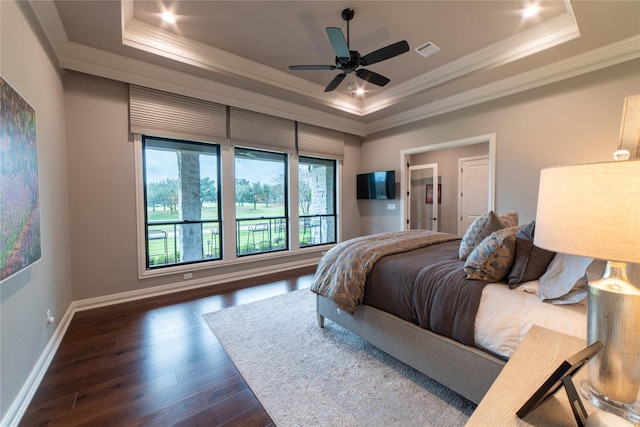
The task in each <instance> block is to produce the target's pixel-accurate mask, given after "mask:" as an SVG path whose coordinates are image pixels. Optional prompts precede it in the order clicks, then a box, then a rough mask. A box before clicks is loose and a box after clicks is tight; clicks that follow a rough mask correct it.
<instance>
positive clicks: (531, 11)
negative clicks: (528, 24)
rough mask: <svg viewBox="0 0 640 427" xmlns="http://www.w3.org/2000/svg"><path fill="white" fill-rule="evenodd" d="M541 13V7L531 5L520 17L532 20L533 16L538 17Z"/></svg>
mask: <svg viewBox="0 0 640 427" xmlns="http://www.w3.org/2000/svg"><path fill="white" fill-rule="evenodd" d="M539 12H540V6H538V5H537V4H531V5H529V6H527V7H526V8H524V10H523V11H522V13H521V14H520V16H522V17H523V18H531V17H533V16H536V15H537V14H538V13H539Z"/></svg>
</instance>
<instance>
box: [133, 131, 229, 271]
mask: <svg viewBox="0 0 640 427" xmlns="http://www.w3.org/2000/svg"><path fill="white" fill-rule="evenodd" d="M148 147H150V148H157V149H159V150H162V149H167V150H169V151H174V152H177V151H193V152H197V153H204V154H209V155H215V157H216V160H217V165H216V177H215V179H216V192H217V196H216V199H217V201H218V202H217V206H216V210H217V212H216V219H211V218H201V219H198V220H180V219H177V220H168V221H154V222H151V221H149V210H148V204H147V202H148V197H147V196H148V192H147V190H148V187H147V181H146V171H147V161H146V160H147V159H146V153H147V152H146V150H147V148H148ZM198 147H199V148H200V149H198ZM221 166H222V161H221V156H220V144H215V143H203V142H198V141H190V140H181V139H174V138H164V137H156V136H146V135H143V136H142V192H143V206H144V224H145V226H144V239H145V269H146V270H157V269H163V268H170V267H175V266H180V265H191V264H199V263H203V262H213V261H219V260H222V259H223V258H224V249H223V247H222V242H223V223H222V206H221V205H222V198H221V196H222V187H221V184H220V181H221V179H220V178H221ZM212 223H216V226H215V228H216V230H217V232H214V231H213V227H212V228H211V229H210V231H209V233H211V237H212V239H213V237H214V236H215V238H216V239H217V242H214V241H211V245H212V246H213V247H217V248H219V252H220V255H219V256H218V257H211V258H206V255H203V258H202V259H199V260H194V261H182V262H173V263H168V262H165V263H164V264H159V265H157V266H152V265H151V255H152V254H151V253H150V250H149V246H150V244H151V243H150V240H158V239H162V236H160V237H159V238H154V239H150V238H149V235H150V230H149V229H150V228H151V227H154V226H166V225H172V226H173V228H174V236H177V231H176V230H177V229H178V228H180V227H181V226H183V225H186V226H188V225H195V224H200V227H201V229H202V234H203V236H204V235H205V231H204V227H205V224H212ZM203 243H204V242H203ZM164 246H165V250H164V252H165V255H164V256H165V257H167V258H168V256H167V255H168V248H167V233H166V232H164ZM203 251H204V247H203ZM173 253H174V256H175V255H176V254H177V242H176V239H175V238H174V248H173ZM167 261H168V260H167Z"/></svg>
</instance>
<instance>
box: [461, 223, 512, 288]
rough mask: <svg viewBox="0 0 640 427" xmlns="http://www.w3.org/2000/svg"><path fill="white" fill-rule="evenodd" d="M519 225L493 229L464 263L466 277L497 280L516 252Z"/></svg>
mask: <svg viewBox="0 0 640 427" xmlns="http://www.w3.org/2000/svg"><path fill="white" fill-rule="evenodd" d="M519 229H520V227H518V226H515V227H509V228H503V229H501V230H498V231H495V232H493V233H491V234H490V235H489V236H487V237H486V238H485V239H484V240H483V241H482V242H480V244H479V245H478V246H476V247H475V249H473V251H472V252H471V254H470V255H469V257H468V258H467V261H466V262H465V263H464V271H465V272H466V273H467V279H477V280H486V281H488V282H498V281H500V280H502V279H504V278H505V277H506V276H507V274H509V271H511V265H512V264H513V259H514V257H515V253H516V233H517V232H518V230H519Z"/></svg>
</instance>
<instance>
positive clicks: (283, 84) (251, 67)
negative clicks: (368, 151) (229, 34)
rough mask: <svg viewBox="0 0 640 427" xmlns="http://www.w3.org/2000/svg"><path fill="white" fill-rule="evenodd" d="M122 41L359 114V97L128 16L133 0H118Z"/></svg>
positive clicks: (148, 50)
mask: <svg viewBox="0 0 640 427" xmlns="http://www.w3.org/2000/svg"><path fill="white" fill-rule="evenodd" d="M121 4H122V8H121V10H122V17H123V18H122V22H123V27H122V43H123V45H125V46H129V47H131V48H134V49H139V50H142V51H144V52H149V53H152V54H154V55H158V56H161V57H165V58H170V59H172V60H174V61H178V62H181V63H185V64H189V65H192V66H194V67H198V68H201V69H204V70H208V71H213V72H216V73H222V74H227V75H236V76H241V77H243V78H247V79H250V80H254V81H257V82H260V83H263V84H267V85H270V86H274V87H277V88H280V89H285V90H287V91H289V92H293V93H296V94H298V95H304V96H305V97H310V98H312V99H314V100H315V101H316V102H319V103H321V104H324V105H327V106H329V107H332V108H336V109H338V110H341V111H344V112H347V113H350V114H356V115H361V113H360V112H361V110H362V105H361V104H362V100H361V99H359V98H354V97H351V96H348V95H345V94H343V93H339V92H335V93H332V94H331V95H330V96H329V95H327V94H326V93H325V92H324V87H323V86H320V85H318V84H316V83H312V82H310V81H308V80H305V79H303V78H300V77H295V76H292V75H291V74H289V73H285V72H283V71H279V70H276V69H274V68H272V67H268V66H266V65H263V64H260V63H258V62H255V61H252V60H249V59H247V58H243V57H241V56H238V55H234V54H232V53H229V52H227V51H225V50H222V49H218V48H216V47H213V46H210V45H207V44H204V43H200V42H197V41H195V40H192V39H189V38H187V37H184V36H181V35H179V34H175V33H171V32H167V31H162V30H161V29H159V28H157V27H154V26H152V25H149V24H147V23H145V22H142V21H139V20H136V19H135V18H133V16H132V9H133V6H132V4H133V0H122V2H121Z"/></svg>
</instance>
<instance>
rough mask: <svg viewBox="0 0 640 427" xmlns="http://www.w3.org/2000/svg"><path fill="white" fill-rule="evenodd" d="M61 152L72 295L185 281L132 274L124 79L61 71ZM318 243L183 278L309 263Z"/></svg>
mask: <svg viewBox="0 0 640 427" xmlns="http://www.w3.org/2000/svg"><path fill="white" fill-rule="evenodd" d="M64 87H65V108H66V110H67V115H66V126H67V146H68V152H69V192H70V200H69V202H70V215H71V224H72V228H71V243H72V245H71V250H72V256H73V261H74V262H73V298H74V300H85V299H88V298H97V297H104V296H108V295H112V294H120V293H125V292H132V291H140V290H141V289H145V288H153V287H157V286H164V285H169V286H172V285H175V289H179V288H180V286H181V285H185V286H189V283H190V282H185V281H184V280H183V273H180V274H174V275H169V276H165V277H160V278H157V277H156V278H145V279H138V266H137V243H136V205H135V202H136V200H135V197H136V195H135V176H134V153H135V149H134V143H133V142H132V136H131V135H130V134H129V133H128V99H129V98H128V86H127V85H126V84H125V83H121V82H116V81H113V80H108V79H103V78H99V77H95V76H90V75H87V74H82V73H77V72H72V71H68V72H67V73H66V74H65V78H64ZM358 152H359V141H358V140H357V139H356V138H354V137H348V138H347V143H346V147H345V160H344V167H343V170H352V169H354V168H355V165H356V164H357V162H358ZM343 181H344V189H345V190H347V191H345V192H344V193H343V194H342V195H341V196H342V197H343V204H342V209H343V212H342V214H343V215H342V219H343V230H342V236H343V238H350V237H355V236H357V235H358V233H359V231H360V228H359V224H358V221H357V216H356V215H354V213H353V211H354V204H353V202H352V200H351V198H350V197H349V194H351V192H350V191H349V189H350V188H351V187H353V188H354V189H353V194H355V176H354V177H352V176H351V174H349V173H344V174H343ZM321 250H322V249H321V248H320V249H315V250H305V251H300V253H298V254H295V255H290V256H288V257H285V258H277V259H275V260H274V259H273V258H262V260H260V261H259V260H258V259H260V258H259V257H256V258H253V259H252V260H251V262H248V261H249V260H248V258H244V259H243V260H242V261H241V263H238V264H234V265H228V264H227V265H224V266H223V265H218V266H216V267H212V268H208V269H205V270H198V269H194V271H193V272H192V274H193V279H192V281H191V283H198V285H199V284H200V283H202V282H204V283H205V284H214V285H215V284H216V283H220V282H224V281H228V280H229V277H232V278H235V279H237V278H242V277H243V275H244V276H251V275H257V274H264V273H269V272H273V271H277V270H279V269H286V268H290V266H291V265H298V264H307V265H308V264H313V263H314V262H316V261H317V259H319V257H320V255H321Z"/></svg>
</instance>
